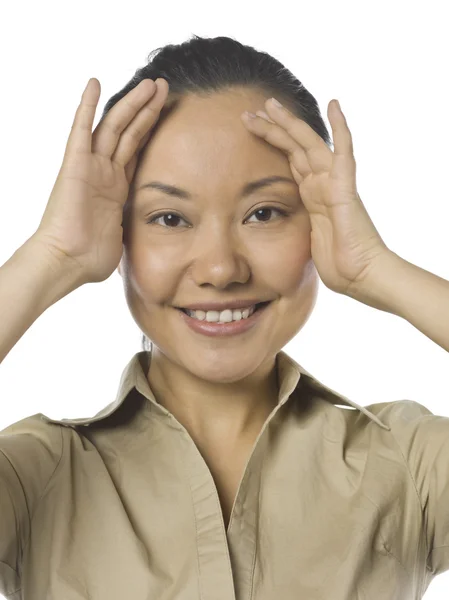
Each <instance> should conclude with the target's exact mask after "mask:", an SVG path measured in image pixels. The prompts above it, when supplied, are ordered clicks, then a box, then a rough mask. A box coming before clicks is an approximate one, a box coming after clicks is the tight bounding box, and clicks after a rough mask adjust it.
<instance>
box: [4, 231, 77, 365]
mask: <svg viewBox="0 0 449 600" xmlns="http://www.w3.org/2000/svg"><path fill="white" fill-rule="evenodd" d="M79 285H80V284H79V283H78V282H77V280H76V278H75V276H74V274H73V271H71V270H70V269H67V268H65V267H64V266H63V265H62V262H61V261H59V260H58V259H57V258H56V256H55V255H54V254H52V253H51V252H50V250H49V249H46V247H45V245H44V244H43V243H41V242H39V241H37V240H36V239H35V238H34V237H33V236H32V237H31V238H29V239H28V240H27V241H26V242H25V243H24V244H23V246H21V247H20V248H19V249H18V250H16V252H15V253H14V254H13V255H12V256H11V258H10V259H9V260H8V261H7V262H6V263H5V264H4V265H3V266H1V267H0V363H1V362H2V361H3V359H4V358H5V357H6V356H7V354H8V353H9V352H10V350H11V349H12V348H13V347H14V346H15V344H16V343H17V342H18V341H19V339H20V338H21V337H22V336H23V334H24V333H25V332H26V331H27V330H28V329H29V328H30V327H31V325H32V324H33V323H34V321H36V320H37V319H38V317H40V315H41V314H42V313H43V312H45V311H46V310H47V308H49V307H50V306H51V305H52V304H54V303H55V302H57V301H58V300H60V299H61V298H63V297H64V296H66V295H67V294H68V293H69V292H71V291H73V290H74V289H76V288H77V287H79Z"/></svg>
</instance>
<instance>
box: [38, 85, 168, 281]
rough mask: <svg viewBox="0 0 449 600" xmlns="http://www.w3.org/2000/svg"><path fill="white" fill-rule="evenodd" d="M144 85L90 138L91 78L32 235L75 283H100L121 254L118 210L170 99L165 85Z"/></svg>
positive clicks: (95, 95)
mask: <svg viewBox="0 0 449 600" xmlns="http://www.w3.org/2000/svg"><path fill="white" fill-rule="evenodd" d="M156 82H157V83H155V82H153V81H152V80H151V79H144V80H143V81H141V82H140V83H139V85H137V86H136V87H135V88H133V89H132V90H131V91H130V92H128V94H126V96H124V97H123V98H121V99H120V100H119V102H117V104H115V105H114V106H113V107H112V108H111V110H110V111H109V112H108V113H107V114H106V116H105V117H104V119H103V120H102V121H100V123H98V125H97V127H96V128H95V131H94V132H93V133H92V126H93V122H94V118H95V110H96V107H97V104H98V100H99V98H100V92H101V87H100V82H99V81H98V79H95V78H92V79H90V80H89V83H88V84H87V86H86V88H85V90H84V93H83V95H82V98H81V103H80V105H79V106H78V109H77V111H76V114H75V119H74V121H73V125H72V129H71V132H70V135H69V138H68V141H67V146H66V151H65V154H64V159H63V163H62V166H61V169H60V171H59V174H58V177H57V179H56V182H55V185H54V187H53V189H52V192H51V195H50V199H49V201H48V203H47V206H46V209H45V212H44V215H43V217H42V220H41V222H40V224H39V227H38V229H37V230H36V232H35V233H34V235H33V236H32V237H33V239H34V240H37V242H38V243H39V244H43V245H44V246H45V247H46V248H47V249H48V250H49V251H50V253H51V254H52V255H55V256H56V257H57V259H58V261H59V260H61V264H62V265H63V266H64V268H69V269H72V268H73V269H75V270H76V271H77V281H79V282H80V285H82V284H84V283H92V282H99V281H104V280H105V279H107V278H108V277H109V276H110V275H111V274H112V273H113V272H114V270H115V269H116V268H117V266H118V264H119V262H120V259H121V257H122V253H123V228H122V221H123V207H124V205H125V202H126V200H127V198H128V193H129V186H130V184H131V181H132V178H133V176H134V172H135V169H136V165H137V160H138V154H139V152H140V150H141V149H142V148H143V146H144V145H145V144H146V143H147V141H148V139H149V137H150V134H151V129H152V128H153V126H154V125H155V123H156V122H157V120H158V118H159V114H160V110H161V109H162V107H163V105H164V103H165V101H166V98H167V94H168V83H167V81H166V80H165V79H156Z"/></svg>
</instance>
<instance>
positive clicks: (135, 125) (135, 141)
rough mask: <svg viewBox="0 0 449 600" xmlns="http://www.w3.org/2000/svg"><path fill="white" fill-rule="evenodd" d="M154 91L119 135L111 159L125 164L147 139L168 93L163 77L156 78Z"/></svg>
mask: <svg viewBox="0 0 449 600" xmlns="http://www.w3.org/2000/svg"><path fill="white" fill-rule="evenodd" d="M156 81H157V82H158V83H157V85H156V88H157V89H156V93H155V94H154V96H153V97H152V98H151V100H150V101H148V102H147V103H146V104H145V105H144V106H143V108H142V109H141V110H140V111H139V112H138V114H137V115H136V117H135V118H134V119H133V120H132V121H131V123H130V124H129V125H128V127H127V128H126V129H125V130H124V131H123V133H122V135H121V136H120V140H119V143H118V145H117V149H116V150H115V152H114V154H113V156H112V160H113V161H114V162H116V163H118V164H120V165H122V166H125V165H126V164H127V163H128V162H129V161H130V160H131V158H132V156H133V155H134V154H135V153H136V152H138V151H139V150H140V149H141V148H142V147H143V145H144V143H146V141H148V139H149V136H150V133H151V130H152V129H153V127H154V125H155V124H156V123H157V121H158V119H159V116H160V112H161V109H162V107H163V106H164V103H165V100H166V98H167V94H168V83H167V82H166V81H165V79H157V80H156Z"/></svg>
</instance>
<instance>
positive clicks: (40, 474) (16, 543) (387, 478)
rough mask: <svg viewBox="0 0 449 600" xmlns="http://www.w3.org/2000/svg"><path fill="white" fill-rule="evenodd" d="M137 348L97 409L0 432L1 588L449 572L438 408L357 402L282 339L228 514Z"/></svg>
mask: <svg viewBox="0 0 449 600" xmlns="http://www.w3.org/2000/svg"><path fill="white" fill-rule="evenodd" d="M150 360H151V351H143V352H138V353H137V354H135V355H134V357H133V358H132V359H131V361H130V362H129V363H128V365H127V366H126V368H125V370H124V371H123V374H122V377H121V379H120V385H119V389H118V392H117V396H116V399H115V400H114V401H113V402H111V403H109V404H108V405H107V406H106V407H105V408H104V409H102V410H101V411H100V412H99V413H98V414H96V415H95V416H91V417H89V418H76V419H73V418H72V419H69V418H67V419H62V420H56V419H52V418H50V417H48V416H45V415H43V414H42V413H38V414H36V415H33V416H30V417H27V418H25V419H22V420H21V421H18V422H16V423H14V424H12V425H10V426H8V427H6V429H3V430H2V431H1V432H0V593H1V594H3V595H4V596H6V598H8V600H19V599H20V600H85V599H90V600H124V599H126V600H127V599H132V600H277V599H279V600H281V599H282V600H299V599H304V600H315V599H316V600H318V599H319V600H330V599H332V600H362V599H363V600H370V599H372V600H392V599H393V598H394V599H395V600H402V599H403V600H406V599H407V600H412V599H417V598H421V597H422V596H423V594H424V592H425V591H426V589H427V587H428V585H429V583H430V582H431V580H432V579H433V577H435V576H436V575H437V574H439V573H442V572H443V571H445V570H448V569H449V418H446V417H443V416H435V415H434V414H433V413H431V412H430V410H428V409H427V408H425V407H424V406H423V405H421V404H419V403H417V402H414V401H411V400H398V401H393V402H380V403H374V404H371V405H369V406H367V407H364V406H361V405H359V404H357V403H356V402H354V401H352V400H350V399H349V398H346V397H345V396H343V395H341V394H338V393H337V392H335V391H334V390H332V389H330V388H329V387H328V386H326V385H324V384H323V383H321V382H320V381H318V380H317V379H316V377H314V376H312V375H311V374H310V373H308V372H307V371H306V370H305V369H304V368H303V367H302V366H301V365H299V364H298V363H297V362H295V361H294V360H293V359H292V358H291V357H290V356H289V355H287V354H286V353H285V352H284V351H281V352H279V353H278V355H277V358H276V368H277V373H278V381H279V397H278V403H277V405H276V406H275V407H274V409H273V410H272V412H271V413H270V415H269V416H268V418H267V419H266V421H265V423H264V425H263V427H262V429H261V431H260V433H259V435H258V437H257V439H256V441H255V443H254V446H253V448H252V452H251V454H250V456H249V458H248V460H247V463H246V466H245V469H244V473H243V475H242V478H241V480H240V484H239V487H238V490H237V494H236V497H235V501H234V505H233V508H232V512H231V515H230V520H229V524H228V526H227V528H226V527H225V525H224V521H223V515H222V512H221V506H220V500H219V496H218V494H217V488H216V485H215V482H214V480H213V477H212V475H211V472H210V470H209V469H208V467H207V465H206V462H205V460H204V459H203V457H202V455H201V454H200V452H199V451H198V448H197V446H196V445H195V443H194V442H193V440H192V438H191V437H190V435H189V434H188V432H187V430H186V429H185V428H184V427H183V425H182V424H181V423H180V422H179V421H178V420H177V419H176V418H175V417H174V416H173V415H172V414H171V413H170V412H169V411H168V410H166V409H165V408H164V407H163V406H162V405H161V404H159V403H158V402H157V400H156V398H155V396H154V394H153V392H152V390H151V388H150V385H149V381H148V379H147V374H148V372H149V361H150ZM62 400H63V399H62Z"/></svg>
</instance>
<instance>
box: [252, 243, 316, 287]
mask: <svg viewBox="0 0 449 600" xmlns="http://www.w3.org/2000/svg"><path fill="white" fill-rule="evenodd" d="M295 233H296V235H294V236H291V237H288V236H285V237H284V238H283V240H282V243H277V244H273V245H270V246H266V248H265V251H264V252H262V253H261V254H260V265H259V268H260V273H261V277H263V279H264V280H265V281H267V283H268V285H269V286H270V287H272V288H273V289H276V290H278V291H279V292H280V293H281V294H282V295H285V296H289V295H292V294H294V293H295V291H297V290H298V288H300V287H301V286H302V284H303V283H304V280H305V279H306V278H307V277H309V274H310V266H311V261H312V255H311V248H310V236H309V235H306V234H304V235H299V234H298V232H295Z"/></svg>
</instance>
